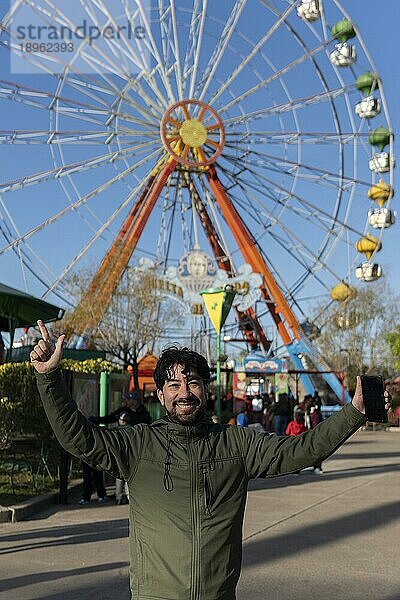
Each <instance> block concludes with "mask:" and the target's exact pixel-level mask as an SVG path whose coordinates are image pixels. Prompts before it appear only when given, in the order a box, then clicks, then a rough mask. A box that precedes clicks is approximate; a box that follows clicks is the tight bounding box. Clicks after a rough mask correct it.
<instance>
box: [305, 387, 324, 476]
mask: <svg viewBox="0 0 400 600" xmlns="http://www.w3.org/2000/svg"><path fill="white" fill-rule="evenodd" d="M314 402H315V404H313V405H312V406H311V407H310V414H309V419H308V423H309V425H308V428H309V429H315V427H316V426H317V425H319V423H321V422H322V421H323V420H324V419H323V416H322V413H321V404H320V399H319V397H318V394H317V399H314ZM313 467H314V473H315V474H316V475H322V474H323V470H322V461H316V462H315V464H314V465H313Z"/></svg>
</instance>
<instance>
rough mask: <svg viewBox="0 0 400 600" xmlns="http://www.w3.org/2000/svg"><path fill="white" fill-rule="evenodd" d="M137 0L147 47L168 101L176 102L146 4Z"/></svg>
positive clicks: (170, 102)
mask: <svg viewBox="0 0 400 600" xmlns="http://www.w3.org/2000/svg"><path fill="white" fill-rule="evenodd" d="M135 1H136V4H137V6H138V9H139V14H140V16H141V20H142V23H143V26H144V29H145V30H146V36H145V38H144V41H145V45H146V46H147V48H148V49H149V51H150V52H151V54H152V56H153V58H154V59H155V61H156V64H157V67H156V68H157V72H158V73H159V75H160V79H161V81H162V83H163V85H164V89H165V91H166V93H167V99H168V103H169V104H173V103H174V102H176V98H175V95H174V93H173V90H172V87H171V82H170V79H169V76H168V73H167V72H166V69H165V65H164V62H163V59H162V56H161V55H160V53H159V51H158V47H157V44H156V42H155V39H154V36H153V32H152V29H151V26H150V23H149V21H148V18H147V15H146V11H145V9H144V6H143V3H142V2H141V0H135Z"/></svg>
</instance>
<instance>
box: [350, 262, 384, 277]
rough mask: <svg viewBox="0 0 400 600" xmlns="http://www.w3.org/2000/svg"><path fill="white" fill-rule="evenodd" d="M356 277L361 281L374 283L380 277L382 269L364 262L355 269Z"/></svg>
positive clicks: (375, 264) (379, 266)
mask: <svg viewBox="0 0 400 600" xmlns="http://www.w3.org/2000/svg"><path fill="white" fill-rule="evenodd" d="M356 277H357V279H360V280H361V281H375V280H376V279H379V277H382V267H381V265H378V264H377V263H369V262H365V263H363V264H362V265H359V266H358V267H357V268H356Z"/></svg>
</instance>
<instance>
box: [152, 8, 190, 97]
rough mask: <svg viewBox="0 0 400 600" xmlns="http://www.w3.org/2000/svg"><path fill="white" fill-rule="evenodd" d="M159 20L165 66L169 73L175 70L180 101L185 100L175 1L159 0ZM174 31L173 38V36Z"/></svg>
mask: <svg viewBox="0 0 400 600" xmlns="http://www.w3.org/2000/svg"><path fill="white" fill-rule="evenodd" d="M158 6H159V9H158V10H159V19H160V28H161V43H162V47H163V54H164V60H165V64H166V65H168V72H169V71H170V70H171V69H173V71H174V73H175V82H176V88H177V92H178V100H183V99H184V91H183V78H182V64H181V53H180V47H179V37H178V23H177V14H176V6H175V0H169V1H167V2H164V0H159V2H158ZM171 29H172V36H171ZM170 51H172V54H173V61H172V62H171V60H170V57H169V54H170Z"/></svg>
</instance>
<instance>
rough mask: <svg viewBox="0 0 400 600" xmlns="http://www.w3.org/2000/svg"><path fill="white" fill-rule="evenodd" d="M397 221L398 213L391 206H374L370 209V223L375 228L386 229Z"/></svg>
mask: <svg viewBox="0 0 400 600" xmlns="http://www.w3.org/2000/svg"><path fill="white" fill-rule="evenodd" d="M395 222H396V213H395V211H393V210H390V208H374V209H371V210H369V211H368V223H369V224H370V225H371V227H374V229H385V228H387V227H391V226H392V225H394V224H395Z"/></svg>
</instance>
